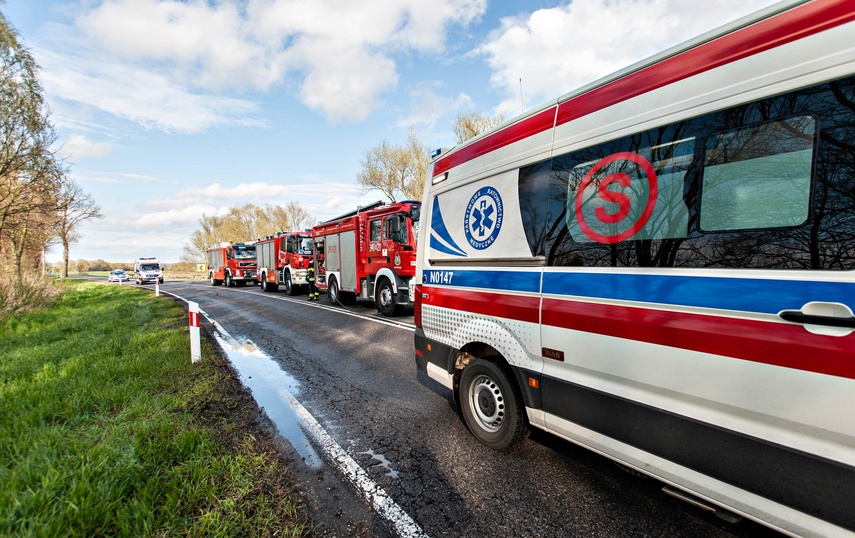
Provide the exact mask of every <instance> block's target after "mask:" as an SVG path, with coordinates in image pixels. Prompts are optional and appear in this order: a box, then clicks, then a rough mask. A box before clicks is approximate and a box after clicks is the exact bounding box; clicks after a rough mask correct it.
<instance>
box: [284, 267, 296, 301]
mask: <svg viewBox="0 0 855 538" xmlns="http://www.w3.org/2000/svg"><path fill="white" fill-rule="evenodd" d="M296 294H297V290H295V289H294V283H293V282H291V271H285V295H296Z"/></svg>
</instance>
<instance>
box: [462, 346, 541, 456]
mask: <svg viewBox="0 0 855 538" xmlns="http://www.w3.org/2000/svg"><path fill="white" fill-rule="evenodd" d="M509 379H513V376H512V374H510V372H508V371H507V370H506V369H503V368H502V367H500V366H499V365H498V364H496V363H494V362H491V361H489V360H486V359H475V360H474V361H472V362H471V363H469V365H468V366H466V368H465V369H464V370H463V374H462V375H461V378H460V405H461V410H462V411H463V419H464V420H465V421H466V425H467V426H468V427H469V431H471V432H472V435H474V436H475V438H477V439H478V440H479V441H481V443H483V444H485V445H487V446H488V447H490V448H493V449H496V450H501V449H504V448H508V447H509V446H511V445H513V444H514V443H516V442H517V441H519V440H520V439H522V438H523V437H525V434H526V433H527V432H528V426H527V425H526V422H525V416H524V415H523V408H522V397H521V395H520V393H519V391H518V390H517V388H516V385H512V384H511V382H510V381H508V380H509Z"/></svg>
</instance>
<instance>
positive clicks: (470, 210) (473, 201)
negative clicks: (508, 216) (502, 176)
mask: <svg viewBox="0 0 855 538" xmlns="http://www.w3.org/2000/svg"><path fill="white" fill-rule="evenodd" d="M503 215H504V206H503V205H502V197H501V196H499V191H497V190H496V189H494V188H493V187H481V188H480V189H478V192H476V193H475V194H474V195H472V198H470V199H469V204H467V206H466V214H465V215H464V216H463V229H464V231H465V233H466V239H467V240H468V241H469V244H470V245H472V247H473V248H475V249H476V250H484V249H486V248H488V247H489V246H490V245H492V244H493V243H495V242H496V238H497V237H498V236H499V231H501V229H502V219H503Z"/></svg>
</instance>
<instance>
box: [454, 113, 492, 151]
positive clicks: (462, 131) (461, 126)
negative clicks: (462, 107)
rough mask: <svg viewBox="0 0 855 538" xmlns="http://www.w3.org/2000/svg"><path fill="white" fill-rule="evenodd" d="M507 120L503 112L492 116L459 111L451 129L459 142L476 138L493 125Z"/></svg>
mask: <svg viewBox="0 0 855 538" xmlns="http://www.w3.org/2000/svg"><path fill="white" fill-rule="evenodd" d="M503 121H505V116H504V115H503V114H496V115H495V116H493V117H492V118H491V117H490V116H487V115H486V114H482V113H480V112H473V111H470V112H458V113H457V117H456V118H455V119H454V123H453V124H452V125H451V130H452V131H453V132H454V138H455V139H456V142H457V143H458V144H462V143H463V142H466V141H467V140H469V139H470V138H475V137H476V136H478V135H479V134H481V133H483V132H486V131H489V130H490V129H492V128H493V127H495V126H497V125H499V124H500V123H502V122H503Z"/></svg>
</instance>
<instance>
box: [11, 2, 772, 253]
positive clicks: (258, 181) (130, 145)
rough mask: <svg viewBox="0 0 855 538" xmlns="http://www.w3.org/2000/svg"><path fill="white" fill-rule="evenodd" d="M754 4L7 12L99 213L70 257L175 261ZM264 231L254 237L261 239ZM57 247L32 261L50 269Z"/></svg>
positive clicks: (319, 207) (329, 200) (151, 5)
mask: <svg viewBox="0 0 855 538" xmlns="http://www.w3.org/2000/svg"><path fill="white" fill-rule="evenodd" d="M772 3H774V2H773V1H772V0H716V1H715V2H698V1H697V0H573V1H572V2H568V1H566V0H563V1H556V0H552V1H548V0H529V1H527V2H519V1H514V0H430V1H426V0H360V1H353V0H6V1H5V5H3V4H2V2H0V10H2V12H3V13H4V14H5V16H6V18H7V19H8V20H9V22H10V23H11V24H12V25H13V26H14V27H15V28H17V30H18V31H19V33H20V34H21V37H22V38H23V40H24V42H25V44H26V46H27V47H28V48H29V49H30V50H31V51H32V53H33V55H34V56H35V58H36V60H37V61H38V63H39V65H40V66H41V68H42V71H41V79H42V82H43V85H44V88H45V92H46V97H47V100H48V102H49V104H50V107H51V109H52V120H53V123H54V125H55V126H56V127H57V129H58V131H59V134H60V138H61V143H62V148H61V151H62V153H63V154H64V155H65V156H67V158H68V160H69V162H70V163H71V165H72V172H71V173H72V175H73V177H74V179H75V180H76V181H77V182H78V183H79V184H80V185H81V187H82V188H83V189H84V190H85V191H86V192H88V193H90V194H91V195H92V196H93V197H94V198H95V200H96V201H97V202H98V203H99V204H100V205H101V207H102V213H103V214H104V218H103V219H101V220H98V221H94V222H90V223H87V224H85V225H84V226H83V227H82V230H81V232H82V235H83V237H82V238H81V240H80V241H79V242H78V243H77V244H76V245H73V246H72V250H71V257H72V258H73V259H79V258H85V259H98V258H101V259H104V260H107V261H111V262H127V261H130V260H133V258H135V257H139V256H157V257H159V258H160V259H161V260H162V261H165V262H174V261H178V260H179V258H180V256H181V253H182V249H183V246H184V244H186V243H187V241H188V239H189V237H190V234H192V233H193V231H194V230H196V229H197V227H198V220H199V218H200V217H202V215H203V214H204V215H217V214H222V213H225V212H227V211H228V208H229V207H231V206H240V205H243V204H246V203H253V204H257V205H263V204H283V205H284V204H285V203H287V202H289V201H292V200H293V201H298V202H300V203H301V204H302V205H303V206H304V207H305V208H306V209H307V210H309V212H310V213H311V214H312V215H313V216H314V217H315V218H316V219H319V220H322V219H326V218H331V217H333V216H335V215H338V214H341V213H344V212H346V211H350V210H353V209H355V207H356V205H357V204H365V203H368V202H372V201H375V200H379V199H381V198H382V196H380V195H379V193H377V192H368V193H362V192H360V190H359V187H358V186H357V185H356V180H355V178H356V174H357V173H358V171H359V161H360V158H361V157H362V155H363V153H364V152H365V150H366V149H369V148H370V147H372V146H374V145H377V144H378V143H379V142H380V141H381V140H382V139H384V138H386V139H388V140H389V141H390V142H393V143H396V144H397V143H403V142H404V141H405V140H406V136H407V132H408V130H409V129H410V128H414V129H415V130H416V132H417V133H418V135H419V137H420V139H421V140H422V141H423V142H424V143H426V144H427V145H428V146H430V147H440V146H448V145H451V143H452V141H453V137H452V134H451V122H452V119H453V118H454V117H455V116H456V115H457V113H458V112H465V111H478V112H483V113H486V114H490V115H494V114H496V113H498V112H501V113H503V114H504V115H505V117H506V118H511V117H513V116H516V115H517V114H520V113H521V112H522V111H523V109H528V108H533V107H535V106H537V105H540V104H542V103H544V102H545V101H547V100H549V99H552V98H555V97H558V96H559V95H561V94H564V93H567V92H569V91H571V90H573V89H575V88H578V87H579V86H581V85H583V84H585V83H587V82H591V81H593V80H595V79H597V78H599V77H602V76H605V75H607V74H609V73H611V72H613V71H616V70H618V69H620V68H622V67H626V66H627V65H629V64H631V63H634V62H636V61H638V60H641V59H643V58H645V57H647V56H650V55H652V54H655V53H657V52H659V51H661V50H664V49H666V48H668V47H670V46H672V45H675V44H678V43H680V42H681V41H685V40H687V39H689V38H691V37H694V36H696V35H699V34H701V33H703V32H706V31H708V30H711V29H713V28H715V27H717V26H720V25H722V24H725V23H727V22H729V21H732V20H734V19H737V18H739V17H742V16H744V15H746V14H749V13H751V12H753V11H756V10H758V9H761V8H763V7H766V6H768V5H770V4H772ZM271 231H272V230H271ZM60 257H61V253H60V251H59V249H55V251H54V252H50V253H48V259H49V260H51V261H57V260H59V259H60Z"/></svg>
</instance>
